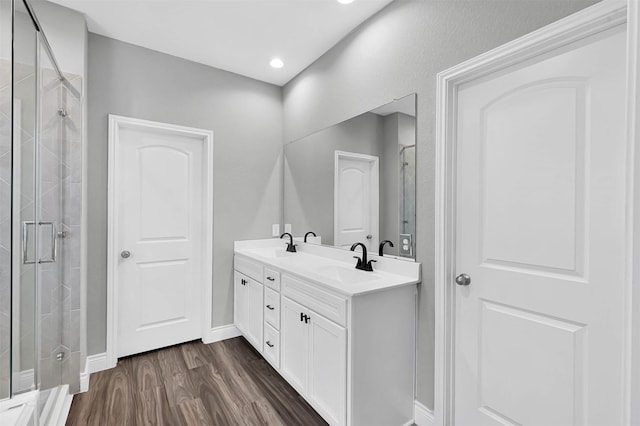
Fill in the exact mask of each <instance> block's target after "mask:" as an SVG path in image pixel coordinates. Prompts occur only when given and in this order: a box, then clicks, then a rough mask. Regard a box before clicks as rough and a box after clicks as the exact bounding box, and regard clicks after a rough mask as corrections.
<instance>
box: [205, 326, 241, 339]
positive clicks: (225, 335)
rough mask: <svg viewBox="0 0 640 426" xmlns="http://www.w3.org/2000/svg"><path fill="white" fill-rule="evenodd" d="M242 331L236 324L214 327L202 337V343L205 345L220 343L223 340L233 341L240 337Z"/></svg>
mask: <svg viewBox="0 0 640 426" xmlns="http://www.w3.org/2000/svg"><path fill="white" fill-rule="evenodd" d="M241 334H242V333H240V330H238V327H236V326H235V325H234V324H229V325H223V326H221V327H214V328H211V329H209V330H207V331H206V332H205V333H204V336H202V342H203V343H205V344H209V343H214V342H219V341H221V340H226V339H231V338H234V337H238V336H240V335H241Z"/></svg>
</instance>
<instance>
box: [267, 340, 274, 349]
mask: <svg viewBox="0 0 640 426" xmlns="http://www.w3.org/2000/svg"><path fill="white" fill-rule="evenodd" d="M265 343H266V344H267V346H269V347H270V348H272V347H273V344H272V343H271V342H270V341H268V340H267V341H266V342H265Z"/></svg>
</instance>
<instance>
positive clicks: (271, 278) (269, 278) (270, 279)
mask: <svg viewBox="0 0 640 426" xmlns="http://www.w3.org/2000/svg"><path fill="white" fill-rule="evenodd" d="M267 279H268V280H269V281H275V280H276V279H275V278H273V277H267Z"/></svg>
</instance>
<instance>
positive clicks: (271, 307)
mask: <svg viewBox="0 0 640 426" xmlns="http://www.w3.org/2000/svg"><path fill="white" fill-rule="evenodd" d="M267 309H268V310H270V311H273V310H274V309H275V308H274V307H273V306H271V305H267Z"/></svg>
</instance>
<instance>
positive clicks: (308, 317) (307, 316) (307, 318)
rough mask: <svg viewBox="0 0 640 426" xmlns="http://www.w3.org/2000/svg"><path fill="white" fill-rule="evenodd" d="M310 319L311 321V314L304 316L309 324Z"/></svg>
mask: <svg viewBox="0 0 640 426" xmlns="http://www.w3.org/2000/svg"><path fill="white" fill-rule="evenodd" d="M309 321H311V317H310V316H309V315H305V316H304V323H305V324H309Z"/></svg>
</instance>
